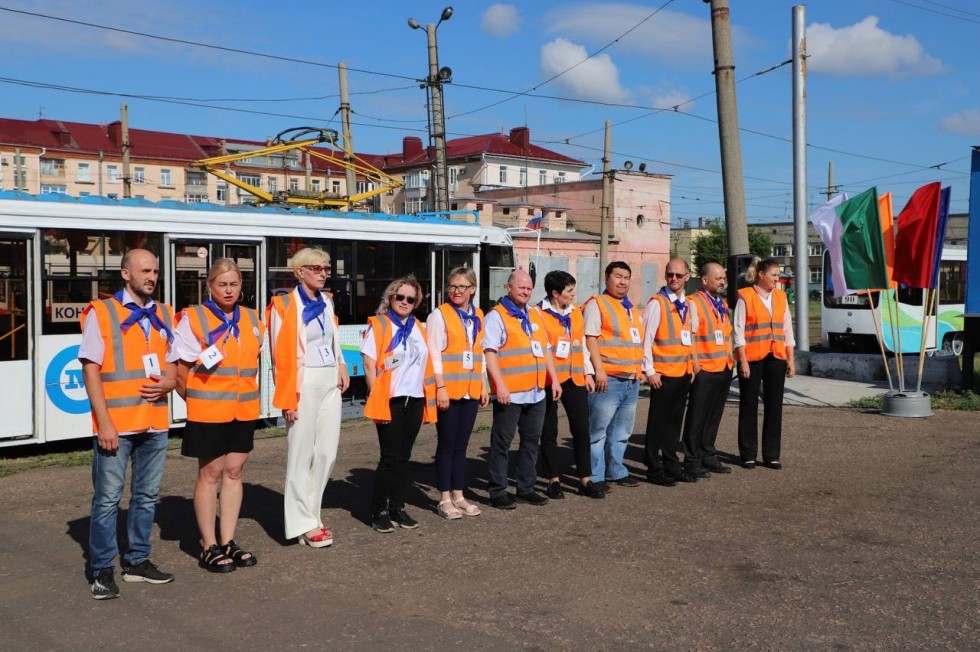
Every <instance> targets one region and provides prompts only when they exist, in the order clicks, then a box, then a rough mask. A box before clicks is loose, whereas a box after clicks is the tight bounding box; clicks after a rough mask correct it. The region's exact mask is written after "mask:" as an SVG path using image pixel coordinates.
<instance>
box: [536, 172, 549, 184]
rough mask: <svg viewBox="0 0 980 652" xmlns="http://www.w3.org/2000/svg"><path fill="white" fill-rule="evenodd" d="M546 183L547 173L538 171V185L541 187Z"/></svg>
mask: <svg viewBox="0 0 980 652" xmlns="http://www.w3.org/2000/svg"><path fill="white" fill-rule="evenodd" d="M546 183H548V171H547V170H538V185H539V186H543V185H545V184H546Z"/></svg>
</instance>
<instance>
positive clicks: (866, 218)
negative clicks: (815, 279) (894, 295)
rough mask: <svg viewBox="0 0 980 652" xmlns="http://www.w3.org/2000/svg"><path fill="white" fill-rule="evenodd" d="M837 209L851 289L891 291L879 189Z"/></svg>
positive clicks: (862, 194) (846, 272)
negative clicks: (880, 217) (883, 238)
mask: <svg viewBox="0 0 980 652" xmlns="http://www.w3.org/2000/svg"><path fill="white" fill-rule="evenodd" d="M835 210H836V211H837V217H838V218H840V224H841V236H840V248H841V259H842V260H843V262H844V280H845V281H846V283H847V287H849V288H854V289H855V290H857V289H862V290H872V289H887V288H888V275H887V274H886V273H885V245H884V243H883V242H882V240H881V221H880V220H879V218H878V190H877V188H870V189H868V190H865V191H864V192H862V193H861V194H860V195H855V196H854V197H851V198H850V199H848V200H847V201H845V202H843V203H841V204H840V205H839V206H837V207H836V209H835Z"/></svg>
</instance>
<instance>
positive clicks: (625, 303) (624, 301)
mask: <svg viewBox="0 0 980 652" xmlns="http://www.w3.org/2000/svg"><path fill="white" fill-rule="evenodd" d="M602 293H603V294H604V295H606V296H607V297H609V298H610V299H612V300H614V301H619V302H620V303H621V304H623V308H626V316H627V317H628V318H629V319H630V321H633V313H632V312H631V311H632V310H633V302H631V301H630V298H629V295H627V296H625V297H623V298H622V299H617V298H616V297H614V296H613V295H612V294H610V293H609V290H603V291H602Z"/></svg>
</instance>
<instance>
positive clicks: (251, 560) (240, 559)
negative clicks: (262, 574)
mask: <svg viewBox="0 0 980 652" xmlns="http://www.w3.org/2000/svg"><path fill="white" fill-rule="evenodd" d="M221 552H222V553H223V554H224V556H225V557H228V558H229V559H231V560H233V561H234V562H235V566H241V567H242V568H247V567H249V566H255V565H256V564H257V563H259V560H258V559H256V558H255V555H253V554H252V553H250V552H248V551H247V550H242V549H241V548H239V547H238V544H237V543H235V541H234V540H231V541H229V542H228V543H226V544H225V545H224V547H223V548H222V549H221ZM245 555H248V557H246V556H245Z"/></svg>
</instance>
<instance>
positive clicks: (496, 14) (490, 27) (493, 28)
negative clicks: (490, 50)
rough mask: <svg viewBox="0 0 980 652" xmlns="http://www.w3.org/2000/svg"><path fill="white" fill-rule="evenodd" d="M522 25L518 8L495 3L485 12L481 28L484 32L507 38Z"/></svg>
mask: <svg viewBox="0 0 980 652" xmlns="http://www.w3.org/2000/svg"><path fill="white" fill-rule="evenodd" d="M519 27H520V17H519V16H518V15H517V8H516V7H515V6H514V5H505V4H501V3H498V4H495V5H490V7H489V8H488V9H487V10H486V11H485V12H483V20H482V21H481V22H480V29H482V30H483V33H484V34H489V35H490V36H496V37H497V38H507V37H508V36H510V35H511V34H513V33H515V32H516V31H517V30H518V28H519Z"/></svg>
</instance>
